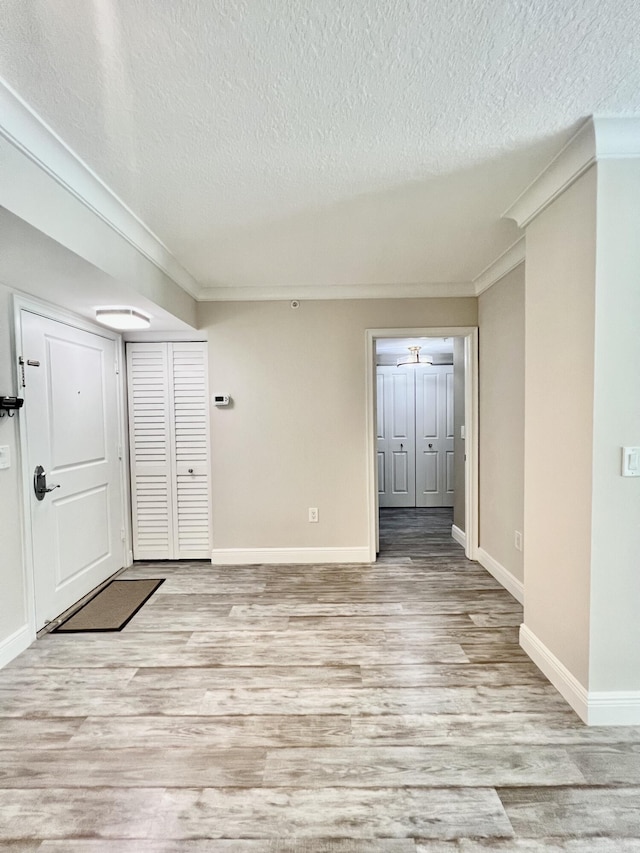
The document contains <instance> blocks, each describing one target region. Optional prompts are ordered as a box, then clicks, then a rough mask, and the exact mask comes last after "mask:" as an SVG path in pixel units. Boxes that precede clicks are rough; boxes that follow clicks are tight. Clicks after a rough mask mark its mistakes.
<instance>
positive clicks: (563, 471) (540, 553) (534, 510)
mask: <svg viewBox="0 0 640 853" xmlns="http://www.w3.org/2000/svg"><path fill="white" fill-rule="evenodd" d="M596 198H597V191H596V169H595V167H592V168H591V169H589V170H588V171H587V172H586V173H585V174H584V175H583V176H582V177H581V178H580V179H579V180H578V181H576V182H575V183H574V184H573V185H572V186H571V187H570V188H569V189H568V190H567V191H566V192H564V193H563V194H562V195H560V196H559V197H558V198H557V199H556V200H555V201H554V202H553V203H552V204H551V205H550V206H549V207H547V208H546V209H545V210H544V211H543V213H541V214H540V216H538V217H537V218H536V219H535V220H534V221H533V222H532V223H531V224H530V225H529V226H528V228H527V261H526V300H525V305H526V329H525V352H526V355H525V473H524V476H525V489H526V491H525V508H524V509H525V514H524V519H525V530H524V532H525V548H524V577H525V606H524V616H525V625H526V626H527V628H528V629H529V630H530V631H531V632H533V634H535V636H536V637H537V638H538V640H539V641H540V642H541V643H542V644H543V645H544V646H546V648H547V649H548V650H549V651H550V652H551V653H552V654H553V655H554V656H555V657H556V658H557V659H558V660H559V661H560V663H561V664H563V665H564V666H565V667H566V668H567V669H568V670H569V672H570V673H571V674H572V675H573V676H574V678H576V679H577V680H578V681H579V682H580V684H581V685H582V686H583V687H585V688H586V687H588V679H589V630H590V626H589V612H590V581H591V517H592V499H591V495H592V464H591V460H592V458H593V405H594V398H593V377H594V368H593V363H594V324H595V303H594V289H595V251H596ZM481 369H482V368H481Z"/></svg>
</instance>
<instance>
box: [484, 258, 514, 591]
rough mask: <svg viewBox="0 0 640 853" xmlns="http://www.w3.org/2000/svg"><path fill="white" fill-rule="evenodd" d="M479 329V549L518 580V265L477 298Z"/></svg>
mask: <svg viewBox="0 0 640 853" xmlns="http://www.w3.org/2000/svg"><path fill="white" fill-rule="evenodd" d="M478 325H479V328H480V332H479V335H480V359H479V361H480V387H479V406H480V414H479V421H480V483H479V486H480V537H479V545H480V548H482V549H483V550H484V551H485V552H486V553H487V554H489V555H490V556H491V557H492V558H493V559H494V560H495V561H496V562H498V563H499V564H500V565H501V566H502V567H503V568H504V569H506V570H507V571H508V572H509V573H510V574H512V575H513V576H514V577H515V578H516V579H517V580H518V581H522V580H523V575H524V570H523V554H522V552H521V551H518V550H516V548H515V545H514V533H515V531H516V530H518V531H520V532H523V530H524V265H523V264H521V265H520V266H518V267H516V269H514V270H513V271H512V272H510V273H509V274H508V275H506V276H505V277H504V278H502V279H501V280H500V281H498V282H497V283H496V284H494V285H493V286H492V287H490V288H489V289H488V290H485V291H484V293H482V294H481V295H480V297H479V299H478Z"/></svg>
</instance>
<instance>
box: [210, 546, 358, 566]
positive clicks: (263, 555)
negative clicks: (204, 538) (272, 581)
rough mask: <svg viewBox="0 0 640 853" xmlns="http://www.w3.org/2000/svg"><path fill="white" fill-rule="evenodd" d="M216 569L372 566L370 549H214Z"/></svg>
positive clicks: (213, 558)
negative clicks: (231, 567) (285, 565)
mask: <svg viewBox="0 0 640 853" xmlns="http://www.w3.org/2000/svg"><path fill="white" fill-rule="evenodd" d="M211 562H212V563H213V565H214V566H252V565H258V564H263V565H273V564H274V563H284V564H287V565H302V564H305V565H306V564H309V563H366V564H368V563H369V549H368V548H367V547H362V548H359V547H347V548H214V549H213V551H212V552H211Z"/></svg>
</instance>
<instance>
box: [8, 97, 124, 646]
mask: <svg viewBox="0 0 640 853" xmlns="http://www.w3.org/2000/svg"><path fill="white" fill-rule="evenodd" d="M0 92H1V87H0ZM23 311H29V312H31V313H34V314H38V315H40V316H41V317H46V318H48V319H50V320H55V321H57V322H58V323H66V324H67V325H69V326H73V327H74V328H76V329H81V330H83V331H86V332H91V333H92V334H94V335H100V336H101V337H103V338H107V339H109V340H112V341H114V343H115V349H116V357H117V359H118V375H117V377H116V394H117V400H118V411H117V415H116V417H117V419H118V444H119V445H120V446H121V447H122V448H123V454H122V459H121V460H120V466H119V469H120V499H121V504H122V525H123V526H124V529H125V541H124V542H123V543H122V561H123V566H124V565H131V562H130V561H129V562H127V560H128V558H129V553H130V550H131V547H132V546H131V543H132V532H131V512H130V502H129V479H128V475H127V471H128V467H127V466H128V452H129V443H128V436H127V429H126V424H125V417H126V398H125V388H124V378H125V359H124V344H123V341H122V337H121V336H120V335H119V334H118V333H117V332H114V331H112V330H111V329H106V328H105V327H104V326H98V325H95V324H93V323H91V322H89V321H88V320H86V319H85V318H84V317H80V316H78V315H76V314H73V313H72V312H71V311H67V310H65V309H64V308H60V307H58V306H56V305H51V304H50V303H48V302H45V301H43V300H41V299H36V298H35V297H30V296H23V295H22V294H18V293H14V295H13V322H14V341H15V352H14V353H13V361H14V366H15V382H16V388H17V389H18V390H17V394H18V396H20V390H21V388H22V384H21V371H20V365H19V363H18V359H19V357H20V355H21V354H22V312H23ZM18 430H19V432H18V435H19V446H20V468H21V475H22V476H21V481H20V496H21V503H22V547H23V562H24V573H25V574H24V580H25V597H26V607H27V619H28V623H27V627H28V629H29V631H30V632H31V633H32V634H33V637H34V638H35V635H36V631H37V628H36V609H35V574H34V572H35V569H34V562H33V545H32V519H31V500H30V494H29V490H28V489H27V488H25V486H24V484H25V483H30V482H31V477H32V474H31V472H30V471H29V469H28V465H29V459H28V453H27V428H26V423H25V419H24V418H19V422H18Z"/></svg>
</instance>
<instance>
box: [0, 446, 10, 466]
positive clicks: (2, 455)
mask: <svg viewBox="0 0 640 853" xmlns="http://www.w3.org/2000/svg"><path fill="white" fill-rule="evenodd" d="M1 468H11V449H10V447H9V445H8V444H3V445H2V447H0V469H1Z"/></svg>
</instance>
